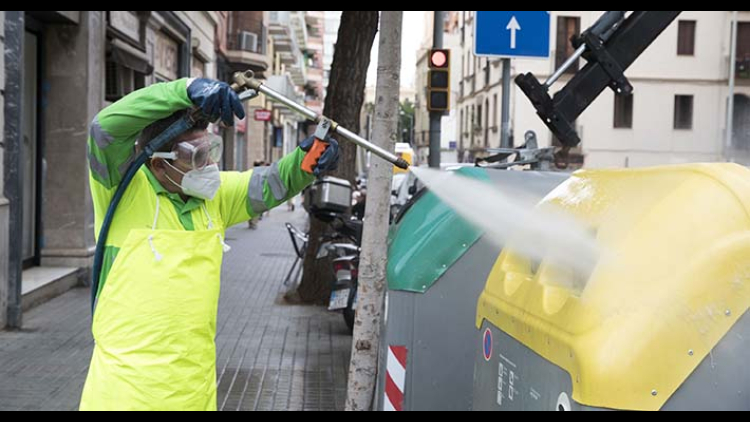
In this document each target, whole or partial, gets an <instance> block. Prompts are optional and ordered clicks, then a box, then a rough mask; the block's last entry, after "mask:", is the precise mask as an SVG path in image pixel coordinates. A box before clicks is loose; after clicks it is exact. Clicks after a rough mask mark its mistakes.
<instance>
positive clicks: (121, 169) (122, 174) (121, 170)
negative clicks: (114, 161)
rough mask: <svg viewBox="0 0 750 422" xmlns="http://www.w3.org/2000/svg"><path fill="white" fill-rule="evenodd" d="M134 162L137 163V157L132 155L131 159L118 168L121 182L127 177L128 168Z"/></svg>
mask: <svg viewBox="0 0 750 422" xmlns="http://www.w3.org/2000/svg"><path fill="white" fill-rule="evenodd" d="M133 161H135V155H131V156H130V157H128V160H127V161H125V162H124V163H122V164H121V165H120V167H118V168H117V171H118V172H119V173H120V180H122V179H123V178H124V177H125V173H127V172H128V168H129V167H130V165H131V164H132V163H133Z"/></svg>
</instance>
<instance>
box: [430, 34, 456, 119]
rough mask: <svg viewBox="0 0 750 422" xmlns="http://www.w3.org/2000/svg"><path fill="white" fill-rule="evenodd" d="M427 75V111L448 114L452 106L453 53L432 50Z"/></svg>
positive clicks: (444, 50)
mask: <svg viewBox="0 0 750 422" xmlns="http://www.w3.org/2000/svg"><path fill="white" fill-rule="evenodd" d="M429 67H430V70H429V72H428V75H427V110H429V111H431V112H433V111H434V112H440V113H442V112H446V111H449V110H450V104H451V101H450V100H451V51H450V50H447V49H432V50H430V56H429Z"/></svg>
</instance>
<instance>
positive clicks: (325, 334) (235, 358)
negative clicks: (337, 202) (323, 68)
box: [0, 206, 351, 410]
mask: <svg viewBox="0 0 750 422" xmlns="http://www.w3.org/2000/svg"><path fill="white" fill-rule="evenodd" d="M304 221H305V215H304V211H297V212H295V213H290V212H287V211H286V207H284V206H282V207H280V209H278V210H274V211H273V212H272V213H271V216H270V218H265V219H264V220H263V221H261V222H260V224H259V228H258V230H248V229H247V225H240V226H237V227H235V228H232V229H230V230H228V231H227V242H228V243H229V244H230V245H231V246H232V251H231V252H229V253H228V254H226V255H225V257H224V267H223V274H222V290H221V292H222V295H221V300H220V303H219V320H218V327H217V376H218V391H219V392H218V405H219V409H220V410H343V408H344V400H345V397H346V376H347V370H348V369H347V368H348V366H349V353H350V348H351V336H349V335H348V334H347V330H346V326H345V325H344V321H343V318H342V317H341V315H340V314H337V313H329V312H327V311H326V310H325V309H324V308H321V307H313V306H298V305H287V304H284V303H283V301H282V300H281V291H282V281H283V279H284V277H285V276H286V272H287V270H288V269H289V267H290V266H291V263H292V261H293V259H294V252H293V250H292V246H291V242H290V241H289V237H288V235H287V233H286V229H285V228H284V223H285V222H292V223H293V224H294V225H296V226H297V227H303V226H304ZM90 320H91V319H90V312H89V291H88V290H87V289H74V290H71V291H70V292H68V293H66V294H64V295H62V296H60V297H58V298H56V299H54V300H52V301H50V302H48V303H46V304H44V305H41V306H39V307H37V308H35V309H33V310H31V311H29V312H27V313H25V314H24V330H23V331H20V332H0V410H76V409H77V408H78V401H79V399H80V395H81V390H82V389H83V383H84V381H85V378H86V374H87V372H88V364H89V359H90V358H91V351H92V349H93V340H92V338H91V332H90V324H91V322H90Z"/></svg>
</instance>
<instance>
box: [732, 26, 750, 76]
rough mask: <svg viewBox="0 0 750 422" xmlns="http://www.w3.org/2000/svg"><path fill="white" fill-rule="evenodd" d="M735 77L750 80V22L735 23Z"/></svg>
mask: <svg viewBox="0 0 750 422" xmlns="http://www.w3.org/2000/svg"><path fill="white" fill-rule="evenodd" d="M735 66H736V73H735V74H736V77H737V78H739V79H750V22H738V23H737V63H736V64H735Z"/></svg>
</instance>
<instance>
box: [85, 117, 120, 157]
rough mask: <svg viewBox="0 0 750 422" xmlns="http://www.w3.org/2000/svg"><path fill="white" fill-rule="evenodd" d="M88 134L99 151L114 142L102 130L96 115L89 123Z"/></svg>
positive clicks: (113, 139)
mask: <svg viewBox="0 0 750 422" xmlns="http://www.w3.org/2000/svg"><path fill="white" fill-rule="evenodd" d="M89 133H90V135H91V138H92V139H93V140H94V142H96V146H98V147H99V148H101V149H104V148H107V147H108V146H110V145H111V144H112V142H114V141H115V138H113V137H112V136H111V135H110V134H108V133H107V131H105V130H104V129H103V128H102V125H101V124H100V123H99V116H98V115H97V116H96V117H94V120H93V121H92V122H91V130H90V131H89Z"/></svg>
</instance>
